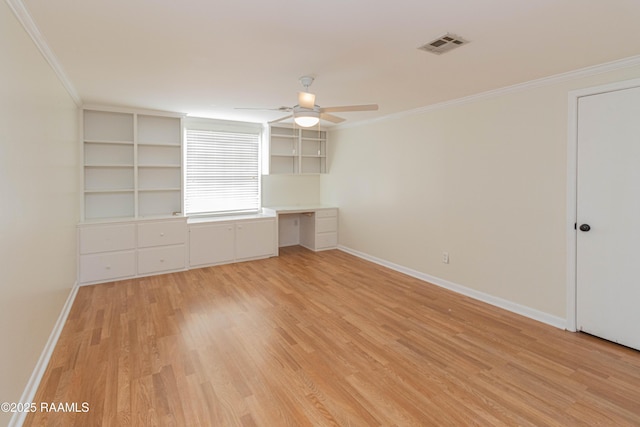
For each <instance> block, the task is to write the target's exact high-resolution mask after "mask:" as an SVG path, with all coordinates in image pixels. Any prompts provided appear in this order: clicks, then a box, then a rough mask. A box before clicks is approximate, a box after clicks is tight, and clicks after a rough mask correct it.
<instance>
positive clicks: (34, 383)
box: [8, 282, 79, 427]
mask: <svg viewBox="0 0 640 427" xmlns="http://www.w3.org/2000/svg"><path fill="white" fill-rule="evenodd" d="M78 288H79V286H78V282H76V283H74V285H73V287H72V288H71V292H69V296H68V297H67V301H66V302H65V303H64V306H63V307H62V311H61V312H60V315H59V316H58V320H57V321H56V324H55V325H54V326H53V330H52V331H51V335H49V339H48V340H47V344H46V345H45V346H44V349H43V350H42V354H40V358H39V359H38V363H36V367H35V368H34V369H33V372H32V373H31V378H29V382H28V383H27V386H26V387H25V389H24V391H23V392H22V396H20V400H19V402H21V403H26V402H33V398H34V397H35V395H36V391H38V386H40V381H42V376H43V375H44V372H45V370H46V369H47V366H48V365H49V360H50V359H51V355H52V354H53V350H54V349H55V348H56V344H57V343H58V338H60V333H61V332H62V328H64V324H65V322H66V321H67V317H68V316H69V311H70V310H71V306H72V305H73V301H74V300H75V299H76V295H77V293H78ZM26 418H27V412H15V413H14V414H13V416H12V417H11V420H10V421H9V425H8V427H20V426H22V424H23V423H24V420H25V419H26Z"/></svg>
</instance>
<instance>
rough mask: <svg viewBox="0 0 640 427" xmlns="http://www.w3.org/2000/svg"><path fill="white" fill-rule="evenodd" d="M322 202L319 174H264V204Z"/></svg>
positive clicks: (315, 203)
mask: <svg viewBox="0 0 640 427" xmlns="http://www.w3.org/2000/svg"><path fill="white" fill-rule="evenodd" d="M319 203H320V177H319V176H318V175H264V176H263V177H262V205H263V206H291V205H317V204H319Z"/></svg>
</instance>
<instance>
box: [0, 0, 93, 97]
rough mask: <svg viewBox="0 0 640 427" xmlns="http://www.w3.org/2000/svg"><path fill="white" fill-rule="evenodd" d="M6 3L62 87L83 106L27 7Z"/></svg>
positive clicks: (12, 1)
mask: <svg viewBox="0 0 640 427" xmlns="http://www.w3.org/2000/svg"><path fill="white" fill-rule="evenodd" d="M6 1H7V4H8V5H9V7H10V8H11V10H12V11H13V14H14V15H15V16H16V18H17V19H18V21H19V22H20V24H22V27H23V28H24V29H25V31H26V32H27V34H29V37H31V40H33V42H34V43H35V45H36V47H37V48H38V50H39V51H40V53H41V54H42V56H44V59H45V60H46V61H47V63H48V64H49V66H50V67H51V68H52V69H53V71H54V72H55V73H56V75H57V76H58V79H59V80H60V82H61V83H62V86H64V88H65V89H66V91H67V93H68V94H69V96H70V97H71V99H73V102H75V104H76V105H77V106H78V107H80V106H82V99H81V98H80V95H78V92H77V91H76V88H75V87H74V86H73V84H72V83H71V80H69V78H68V77H67V74H66V73H65V72H64V69H63V68H62V65H60V62H59V61H58V58H56V56H55V54H54V53H53V51H52V50H51V49H50V48H49V45H48V44H47V42H46V40H45V39H44V37H43V36H42V33H40V30H39V29H38V27H37V26H36V23H35V22H34V21H33V18H31V15H30V14H29V11H28V10H27V7H26V6H25V5H24V3H22V1H21V0H6Z"/></svg>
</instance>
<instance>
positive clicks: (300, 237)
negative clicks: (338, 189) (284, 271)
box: [264, 205, 338, 253]
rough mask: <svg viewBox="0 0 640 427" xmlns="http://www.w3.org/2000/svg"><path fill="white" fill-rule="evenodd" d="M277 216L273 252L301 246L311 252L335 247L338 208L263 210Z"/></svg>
mask: <svg viewBox="0 0 640 427" xmlns="http://www.w3.org/2000/svg"><path fill="white" fill-rule="evenodd" d="M264 210H265V211H266V212H272V213H273V214H275V215H276V217H277V221H276V228H277V236H278V239H277V242H276V246H277V247H276V248H275V252H276V253H278V248H280V247H284V246H293V245H301V246H304V247H305V248H307V249H311V250H312V251H323V250H327V249H335V248H336V247H337V246H338V208H336V207H333V206H325V205H296V206H270V207H265V208H264Z"/></svg>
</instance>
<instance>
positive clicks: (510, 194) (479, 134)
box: [321, 67, 640, 319]
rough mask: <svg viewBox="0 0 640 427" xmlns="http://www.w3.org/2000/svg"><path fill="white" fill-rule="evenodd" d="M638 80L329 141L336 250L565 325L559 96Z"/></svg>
mask: <svg viewBox="0 0 640 427" xmlns="http://www.w3.org/2000/svg"><path fill="white" fill-rule="evenodd" d="M637 77H640V67H635V68H627V69H625V70H618V71H614V72H608V73H603V74H599V75H591V76H589V77H582V78H573V79H569V80H563V81H562V82H556V83H555V84H551V85H544V86H541V87H536V88H529V89H521V90H519V91H515V92H508V93H504V94H502V95H496V96H493V97H490V98H489V97H488V98H482V99H476V100H475V101H470V102H465V103H458V104H450V105H449V106H443V107H442V108H434V109H431V110H428V111H423V112H421V113H419V114H413V115H407V116H402V117H396V118H389V119H387V120H382V121H377V122H372V123H369V124H366V125H363V126H358V127H353V128H344V129H340V130H335V131H333V132H331V134H330V148H331V149H330V151H329V154H330V170H329V174H328V175H326V176H323V177H322V178H321V201H322V203H324V204H335V205H337V206H339V207H340V218H339V221H340V244H341V245H343V246H344V247H347V248H350V249H353V250H356V251H359V252H362V253H365V254H368V255H370V256H373V257H376V258H379V259H382V260H385V261H388V262H392V263H395V264H398V265H400V266H403V267H406V268H409V269H413V270H415V271H417V272H420V273H423V274H428V275H431V276H435V277H437V278H440V279H443V280H446V281H449V282H452V283H454V284H457V285H461V286H464V287H466V288H469V289H471V290H473V291H477V292H481V293H484V294H488V295H490V296H492V297H497V298H501V299H504V300H508V301H510V302H513V303H516V304H520V305H522V306H525V307H528V308H531V309H533V310H535V311H538V312H542V313H545V314H548V315H550V316H552V317H555V318H559V319H564V318H565V311H566V294H565V293H566V262H565V257H566V255H565V253H566V243H565V239H566V207H565V204H566V185H567V184H566V164H567V123H568V121H567V120H568V119H567V108H568V107H567V95H568V92H569V91H570V90H573V89H577V88H583V87H590V86H595V85H599V84H603V83H607V82H611V81H617V80H624V79H630V78H637ZM444 251H447V252H449V255H450V263H449V264H444V263H442V261H441V260H442V253H443V252H444Z"/></svg>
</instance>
